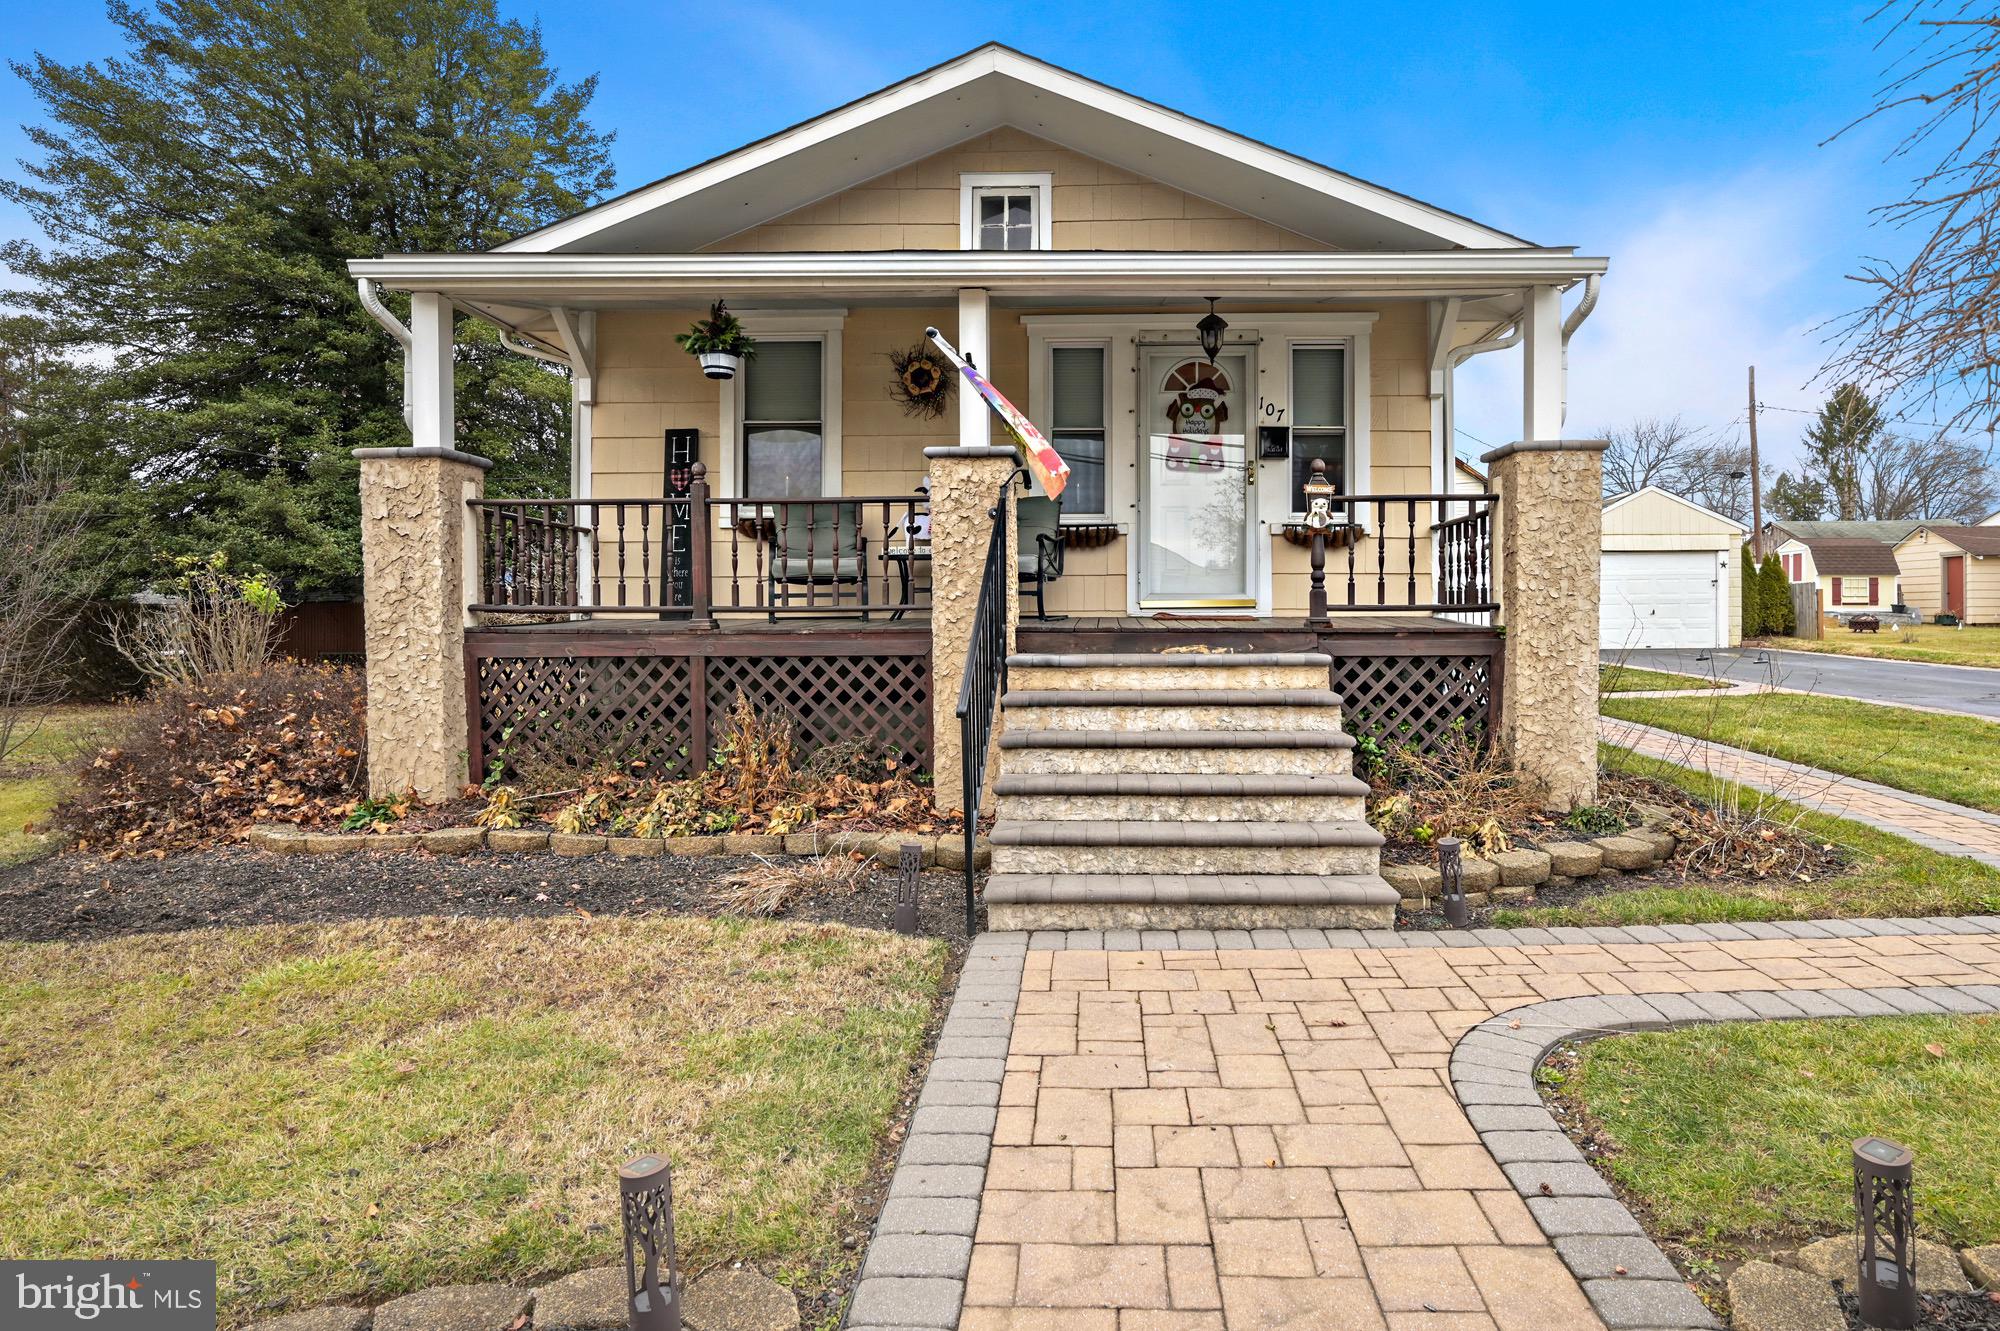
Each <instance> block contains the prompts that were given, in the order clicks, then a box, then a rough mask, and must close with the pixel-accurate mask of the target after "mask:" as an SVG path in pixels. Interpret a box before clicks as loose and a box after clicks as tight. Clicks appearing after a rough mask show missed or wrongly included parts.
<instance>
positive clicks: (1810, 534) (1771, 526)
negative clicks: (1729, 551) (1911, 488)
mask: <svg viewBox="0 0 2000 1331" xmlns="http://www.w3.org/2000/svg"><path fill="white" fill-rule="evenodd" d="M1922 525H1923V520H1922V519H1920V518H1897V519H1893V520H1888V521H1880V522H1878V521H1873V520H1860V521H1840V520H1838V519H1827V520H1825V521H1820V522H1767V523H1765V524H1764V549H1765V550H1767V551H1770V550H1776V549H1777V548H1778V547H1779V546H1781V545H1783V544H1784V543H1785V542H1786V541H1791V540H1821V539H1830V540H1869V541H1880V542H1882V543H1883V544H1884V545H1894V544H1895V543H1896V542H1898V541H1900V540H1902V539H1903V538H1904V537H1905V536H1908V535H1909V534H1910V533H1911V532H1913V531H1915V530H1916V529H1917V528H1918V527H1921V526H1922Z"/></svg>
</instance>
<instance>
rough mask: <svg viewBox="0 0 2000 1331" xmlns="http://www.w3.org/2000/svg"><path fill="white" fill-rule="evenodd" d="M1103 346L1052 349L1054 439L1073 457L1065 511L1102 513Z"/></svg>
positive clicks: (1051, 422)
mask: <svg viewBox="0 0 2000 1331" xmlns="http://www.w3.org/2000/svg"><path fill="white" fill-rule="evenodd" d="M1105 356H1106V349H1105V348H1104V347H1102V346H1089V347H1051V348H1050V349H1049V380H1050V384H1051V387H1052V389H1053V392H1052V393H1051V395H1050V400H1051V407H1050V412H1049V426H1050V442H1051V443H1053V444H1054V445H1055V447H1056V452H1058V453H1060V454H1062V459H1063V461H1065V462H1067V463H1069V485H1068V486H1067V487H1066V488H1065V489H1064V490H1063V493H1062V506H1063V513H1064V515H1065V516H1084V517H1094V518H1101V517H1104V516H1105V515H1106V514H1107V513H1109V512H1110V506H1109V504H1108V503H1107V501H1106V497H1105V471H1104V440H1105V427H1104V387H1105V383H1104V380H1105V375H1104V362H1105Z"/></svg>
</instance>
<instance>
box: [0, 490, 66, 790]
mask: <svg viewBox="0 0 2000 1331" xmlns="http://www.w3.org/2000/svg"><path fill="white" fill-rule="evenodd" d="M5 487H6V488H5V491H4V493H0V550H5V551H6V558H5V559H0V763H4V762H5V761H6V759H7V757H8V755H10V754H11V753H13V752H14V750H15V749H16V748H18V747H19V746H20V745H22V744H24V743H26V742H27V741H28V740H29V739H31V738H33V737H34V735H35V732H36V731H37V730H39V729H40V728H41V723H42V719H43V718H44V717H45V716H46V715H47V713H48V709H49V708H50V707H51V706H53V705H54V704H56V703H57V702H60V701H61V700H62V697H63V686H64V670H63V666H64V660H65V654H66V652H67V650H68V647H69V643H70V632H71V630H72V629H73V628H74V627H75V625H76V621H77V617H78V616H79V615H80V614H81V612H82V602H81V600H80V599H79V598H77V597H76V596H74V595H73V594H72V592H71V589H70V587H69V586H68V580H69V575H70V573H71V571H72V569H73V567H74V565H75V562H76V559H77V555H78V552H79V549H80V547H81V544H82V540H83V532H84V525H85V524H84V517H83V513H82V510H81V509H80V508H79V507H78V506H77V505H76V504H75V503H73V502H72V492H73V491H74V489H75V479H74V478H73V477H72V476H71V475H70V474H69V473H68V472H66V471H64V470H63V469H62V468H60V467H59V466H57V465H56V464H55V463H53V462H50V461H47V460H45V459H22V460H21V461H19V462H17V463H15V464H14V465H13V466H12V467H10V468H9V469H8V471H7V475H6V479H5Z"/></svg>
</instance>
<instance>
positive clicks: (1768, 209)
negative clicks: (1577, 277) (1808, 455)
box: [1458, 163, 1847, 466]
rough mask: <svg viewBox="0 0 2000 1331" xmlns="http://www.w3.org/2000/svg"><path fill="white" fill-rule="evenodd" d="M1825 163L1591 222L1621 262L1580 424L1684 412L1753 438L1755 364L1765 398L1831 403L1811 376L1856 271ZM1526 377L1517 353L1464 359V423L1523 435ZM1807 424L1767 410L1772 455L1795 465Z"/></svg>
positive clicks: (1575, 346)
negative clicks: (1846, 282) (1748, 425)
mask: <svg viewBox="0 0 2000 1331" xmlns="http://www.w3.org/2000/svg"><path fill="white" fill-rule="evenodd" d="M1821 165H1822V169H1821V170H1815V171H1805V172H1793V173H1773V172H1752V173H1745V174H1742V175H1739V176H1736V177H1734V178H1731V179H1726V180H1716V181H1702V182H1691V183H1688V184H1684V185H1681V186H1679V187H1677V188H1675V189H1674V190H1672V191H1670V192H1666V193H1663V194H1659V195H1656V196H1654V197H1652V198H1647V199H1641V200H1638V201H1637V203H1636V206H1635V207H1634V208H1633V209H1632V210H1631V211H1630V212H1628V213H1627V214H1626V215H1625V216H1624V217H1623V218H1622V219H1620V218H1616V217H1614V218H1610V219H1608V223H1609V224H1608V225H1607V226H1597V227H1591V228H1589V229H1590V230H1591V231H1592V232H1593V233H1595V234H1598V235H1604V236H1607V237H1608V239H1607V240H1606V241H1604V242H1603V243H1602V244H1601V245H1600V244H1590V245H1587V246H1586V247H1585V249H1586V251H1587V252H1593V253H1603V254H1608V255H1609V256H1610V259H1611V270H1610V272H1609V274H1608V275H1607V276H1606V277H1605V279H1604V285H1603V297H1602V300H1601V301H1600V302H1599V304H1598V307H1597V310H1596V312H1595V313H1594V314H1593V315H1592V316H1591V317H1590V319H1589V320H1588V321H1587V322H1586V323H1585V324H1584V325H1583V327H1582V328H1581V329H1580V330H1578V332H1577V334H1576V337H1575V339H1574V340H1573V341H1572V342H1571V343H1570V365H1569V398H1570V400H1569V418H1568V423H1567V424H1566V426H1565V427H1564V432H1565V433H1566V434H1569V435H1572V436H1578V437H1583V436H1588V435H1591V434H1593V433H1595V432H1598V431H1601V430H1603V429H1605V428H1607V427H1616V426H1619V425H1624V424H1627V423H1629V422H1631V421H1634V420H1637V419H1641V418H1644V417H1649V416H1674V415H1680V416H1683V417H1685V418H1686V420H1687V421H1688V422H1689V423H1690V424H1692V425H1696V426H1705V427H1710V428H1713V429H1715V430H1716V431H1717V432H1718V434H1719V435H1720V436H1722V437H1724V438H1738V437H1741V434H1742V425H1741V422H1742V420H1743V417H1744V414H1745V404H1746V400H1747V387H1748V386H1747V384H1746V382H1745V371H1746V369H1747V368H1748V367H1749V366H1751V365H1755V366H1756V367H1757V395H1758V398H1759V399H1760V400H1761V401H1763V402H1764V403H1766V404H1768V405H1770V406H1773V407H1797V408H1807V409H1810V408H1813V407H1815V406H1817V404H1818V401H1819V398H1820V396H1821V393H1820V391H1819V390H1817V389H1813V388H1809V387H1808V383H1809V381H1810V380H1811V379H1812V377H1813V375H1814V373H1815V372H1816V371H1817V370H1818V369H1819V366H1820V364H1821V362H1822V360H1823V359H1824V357H1825V354H1826V345H1825V342H1824V340H1823V333H1822V332H1821V331H1820V325H1821V324H1823V323H1824V322H1825V320H1826V319H1827V318H1828V317H1829V316H1830V315H1833V314H1837V313H1839V312H1840V310H1841V309H1842V306H1841V305H1840V304H1839V296H1840V294H1841V293H1840V292H1839V291H1838V289H1837V288H1836V287H1835V286H1834V285H1833V284H1835V283H1838V282H1839V281H1840V280H1841V273H1842V272H1843V271H1845V269H1844V263H1845V262H1846V256H1845V255H1844V254H1843V253H1842V252H1841V251H1842V249H1843V246H1842V245H1841V244H1840V241H1839V239H1838V238H1837V233H1839V232H1840V231H1842V230H1844V228H1843V227H1842V226H1841V223H1843V222H1845V221H1846V220H1847V218H1846V217H1845V215H1844V214H1845V213H1846V211H1847V210H1846V209H1845V208H1844V206H1843V205H1842V203H1841V202H1840V198H1839V195H1838V192H1837V191H1836V189H1835V188H1834V181H1833V179H1832V178H1831V172H1829V171H1827V170H1825V169H1824V167H1825V166H1827V165H1830V164H1825V163H1823V164H1821ZM1621 222H1622V225H1621ZM1575 299H1576V297H1575V295H1574V294H1572V295H1571V296H1570V298H1569V301H1570V303H1571V304H1572V305H1573V304H1574V302H1575ZM1520 374H1521V370H1520V353H1519V352H1508V353H1500V354H1495V355H1489V356H1485V357H1482V358H1480V359H1478V360H1475V361H1473V362H1471V363H1470V364H1469V365H1467V366H1466V367H1465V368H1464V369H1463V370H1461V371H1460V372H1459V375H1458V384H1459V388H1460V392H1461V399H1460V405H1459V408H1458V416H1459V421H1460V423H1461V425H1463V427H1464V428H1465V429H1467V430H1470V431H1471V432H1473V433H1474V434H1477V435H1479V436H1481V437H1482V438H1484V439H1486V440H1489V441H1491V442H1493V443H1502V442H1505V441H1507V440H1509V439H1513V438H1515V437H1516V436H1517V435H1518V434H1519V433H1520V400H1521V396H1520V395H1521V389H1520ZM1807 419H1808V418H1807V417H1805V416H1803V415H1798V414H1795V413H1791V412H1782V411H1771V412H1767V413H1765V414H1764V415H1763V416H1762V417H1761V418H1760V420H1759V440H1760V443H1761V444H1762V445H1763V451H1764V454H1765V457H1766V460H1767V465H1770V466H1783V465H1786V464H1787V463H1789V462H1790V460H1791V459H1792V456H1793V454H1794V451H1795V448H1796V441H1797V438H1798V435H1799V432H1800V429H1801V428H1802V427H1803V425H1804V423H1805V421H1806V420H1807ZM1459 444H1460V447H1461V450H1470V449H1473V448H1475V447H1476V446H1475V445H1473V444H1472V442H1471V441H1470V440H1467V439H1464V438H1461V439H1460V440H1459Z"/></svg>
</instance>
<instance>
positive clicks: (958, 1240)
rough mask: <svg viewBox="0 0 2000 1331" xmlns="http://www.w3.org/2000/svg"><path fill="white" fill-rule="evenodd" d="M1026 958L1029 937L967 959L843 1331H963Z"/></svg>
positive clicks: (988, 940)
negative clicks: (981, 1207) (963, 1313)
mask: <svg viewBox="0 0 2000 1331" xmlns="http://www.w3.org/2000/svg"><path fill="white" fill-rule="evenodd" d="M1027 950H1028V936H1027V935H1026V934H1024V933H998V934H995V933H986V934H980V935H979V936H978V937H977V938H975V939H974V940H973V941H972V946H971V948H970V949H969V950H968V951H967V953H966V958H965V967H964V969H963V970H962V971H961V972H960V973H959V980H958V988H957V990H956V991H955V992H954V993H953V995H952V1000H951V1008H950V1010H949V1011H948V1012H947V1013H946V1015H945V1021H944V1027H943V1029H942V1030H941V1031H940V1032H939V1034H938V1043H937V1048H936V1049H935V1050H934V1051H933V1052H932V1055H931V1065H930V1069H929V1071H928V1072H927V1073H926V1074H925V1076H924V1088H923V1090H922V1091H921V1092H920V1093H919V1094H918V1096H917V1107H916V1110H915V1112H914V1113H912V1114H911V1116H910V1128H909V1135H908V1136H907V1137H905V1138H904V1140H903V1150H902V1153H901V1155H899V1156H898V1157H897V1160H896V1168H895V1172H894V1173H893V1174H892V1175H891V1176H890V1179H889V1190H888V1194H887V1196H886V1197H885V1198H884V1199H883V1202H882V1213H881V1215H880V1216H879V1217H877V1219H876V1221H875V1233H874V1237H873V1238H872V1239H871V1240H870V1242H869V1244H868V1255H867V1256H866V1257H865V1258H864V1259H863V1261H862V1264H861V1276H860V1279H859V1280H857V1281H856V1282H855V1285H854V1294H853V1297H852V1298H851V1299H850V1300H849V1301H848V1305H847V1315H846V1317H845V1319H844V1320H843V1321H842V1323H841V1325H842V1326H843V1327H845V1328H846V1331H890V1329H891V1328H902V1329H903V1331H918V1329H919V1328H922V1329H923V1331H950V1328H952V1327H955V1326H957V1325H958V1319H959V1310H960V1309H961V1308H962V1307H963V1306H964V1304H965V1279H966V1273H967V1272H968V1271H970V1270H971V1267H972V1236H973V1233H974V1231H975V1230H977V1229H978V1227H979V1205H980V1198H981V1197H982V1195H983V1194H984V1193H985V1190H986V1161H987V1156H988V1155H989V1154H990V1153H991V1150H992V1146H993V1132H994V1127H995V1124H996V1123H997V1121H998V1119H999V1115H1000V1083H1001V1082H1002V1080H1003V1079H1004V1078H1005V1077H1006V1073H1007V1047H1008V1045H1009V1044H1010V1043H1011V1042H1012V1040H1013V1035H1014V1009H1015V1008H1016V1006H1017V1005H1018V1004H1019V1003H1020V999H1021V972H1022V970H1023V969H1024V967H1025V965H1026V961H1027Z"/></svg>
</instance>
